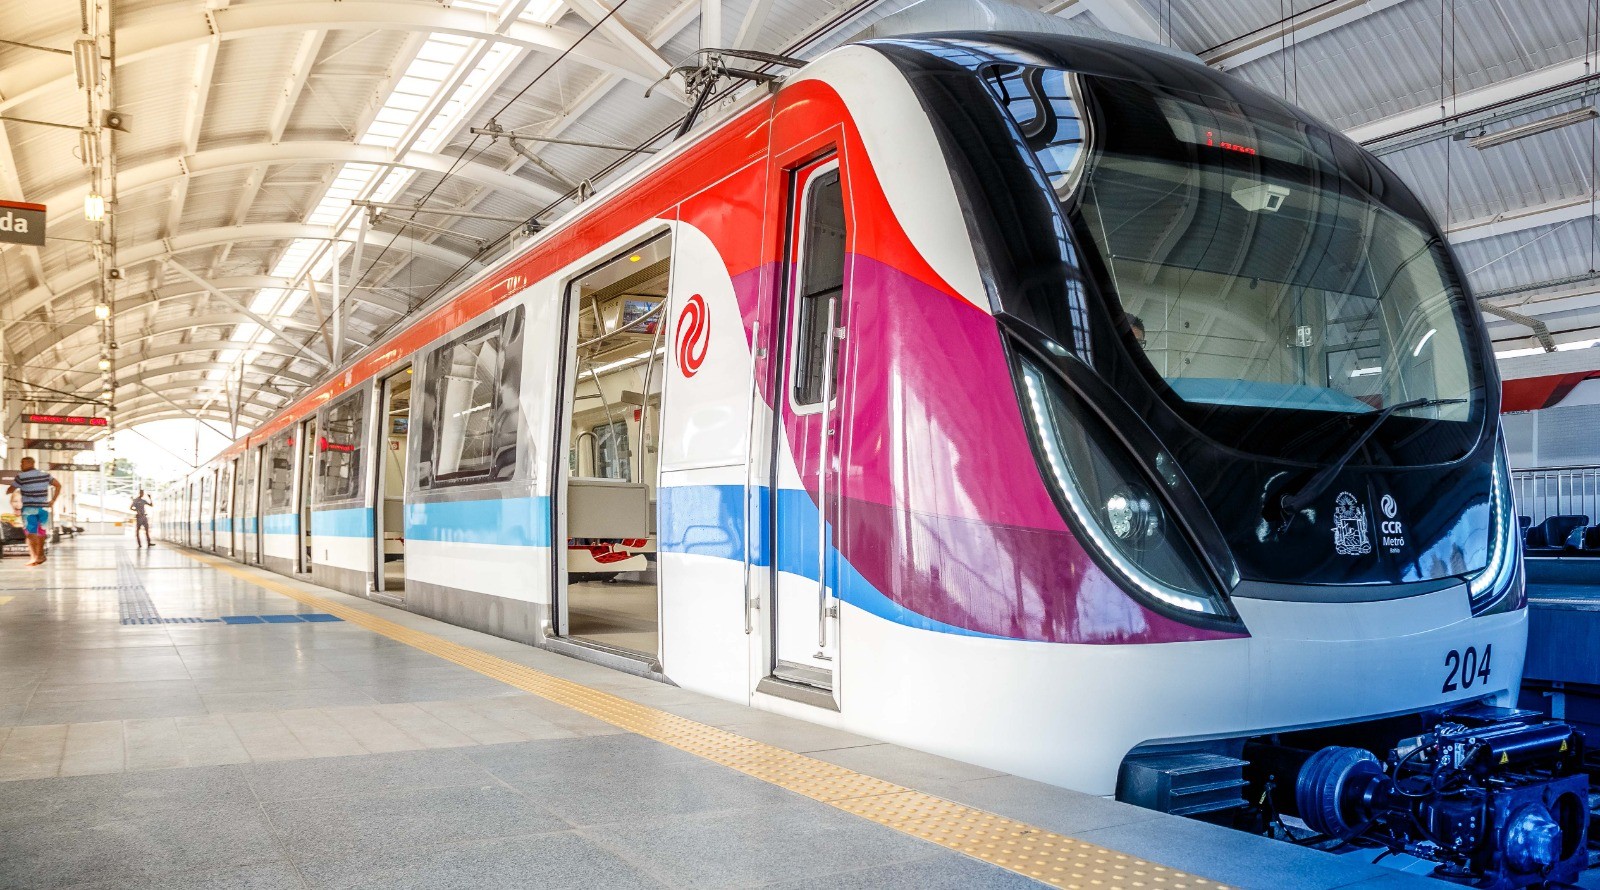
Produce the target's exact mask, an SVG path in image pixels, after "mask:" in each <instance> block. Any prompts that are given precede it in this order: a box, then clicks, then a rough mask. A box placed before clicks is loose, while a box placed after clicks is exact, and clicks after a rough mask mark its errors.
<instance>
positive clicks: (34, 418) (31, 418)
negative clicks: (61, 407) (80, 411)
mask: <svg viewBox="0 0 1600 890" xmlns="http://www.w3.org/2000/svg"><path fill="white" fill-rule="evenodd" d="M22 422H23V423H54V424H59V425H61V426H107V425H108V423H109V421H107V420H106V419H105V418H104V417H79V416H75V415H71V414H24V415H22Z"/></svg>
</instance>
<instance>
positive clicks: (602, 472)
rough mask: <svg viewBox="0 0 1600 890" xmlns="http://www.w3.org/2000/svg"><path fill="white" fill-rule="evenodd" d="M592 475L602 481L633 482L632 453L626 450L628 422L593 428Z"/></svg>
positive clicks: (603, 424)
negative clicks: (619, 480) (618, 480)
mask: <svg viewBox="0 0 1600 890" xmlns="http://www.w3.org/2000/svg"><path fill="white" fill-rule="evenodd" d="M591 432H593V433H594V474H595V475H596V476H599V477H600V478H602V479H621V480H622V481H624V482H632V481H633V452H632V451H631V450H629V448H628V422H627V421H626V420H618V421H614V422H612V423H602V424H600V425H599V426H597V427H594V428H593V429H592V430H591Z"/></svg>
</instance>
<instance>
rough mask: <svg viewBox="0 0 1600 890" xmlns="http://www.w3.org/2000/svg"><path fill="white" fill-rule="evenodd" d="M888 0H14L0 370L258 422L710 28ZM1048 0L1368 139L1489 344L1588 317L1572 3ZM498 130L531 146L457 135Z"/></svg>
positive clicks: (422, 296) (1056, 9)
mask: <svg viewBox="0 0 1600 890" xmlns="http://www.w3.org/2000/svg"><path fill="white" fill-rule="evenodd" d="M1023 2H1035V0H1023ZM905 5H908V4H907V2H906V0H840V2H831V0H621V2H620V3H619V2H617V0H504V2H501V0H456V2H429V0H342V2H335V0H234V2H229V0H204V2H195V0H100V2H99V3H98V4H97V3H95V2H94V0H89V2H87V4H86V5H85V6H84V7H83V10H82V12H80V7H79V5H78V4H61V3H38V2H37V0H0V21H5V22H6V23H7V32H8V33H7V34H6V35H5V40H6V41H7V42H4V43H0V116H4V118H5V120H4V122H3V123H0V200H14V201H26V202H33V203H38V204H44V205H47V206H48V208H49V210H48V215H49V229H48V235H49V239H48V240H47V241H46V242H45V244H44V245H43V246H42V247H34V246H26V245H6V246H3V247H0V327H3V336H4V360H5V365H6V375H7V377H9V378H11V382H8V383H7V389H8V391H9V392H10V394H11V395H12V396H13V397H16V396H19V395H26V396H28V397H29V399H30V401H29V404H30V405H32V406H34V407H35V408H36V409H37V410H41V411H61V410H66V409H71V408H72V407H73V406H74V405H75V404H83V403H85V402H87V403H91V404H93V403H102V404H101V405H100V410H101V411H102V412H103V411H104V409H105V406H106V405H109V404H113V403H114V405H115V408H116V412H115V417H116V424H117V426H129V425H134V424H137V423H140V422H143V421H148V420H154V419H160V418H169V417H185V416H187V417H198V418H204V419H206V420H207V421H210V422H211V423H213V424H216V425H221V426H227V425H228V424H230V423H234V422H236V423H237V425H238V426H240V427H246V428H248V427H252V426H254V425H256V424H258V423H260V422H261V421H263V420H265V419H266V418H268V417H270V416H271V415H272V414H273V413H274V412H275V411H276V410H277V409H278V408H280V407H282V406H283V405H285V404H287V403H288V402H289V401H290V400H291V399H292V398H294V396H295V395H296V393H298V392H299V391H300V390H302V389H303V388H305V387H306V386H309V385H310V384H312V383H313V382H315V381H316V380H318V379H319V377H321V376H322V375H324V374H326V373H327V372H328V370H329V368H330V366H331V365H332V364H333V363H334V361H335V359H337V358H340V357H346V356H349V355H351V354H353V353H354V352H355V351H356V350H358V349H360V348H361V347H363V346H365V345H366V344H368V343H371V342H373V341H374V340H375V339H376V338H378V337H380V336H381V335H382V334H383V333H384V332H385V331H387V330H389V329H390V328H392V327H394V326H395V325H397V324H399V323H401V322H402V321H403V320H404V319H406V318H407V317H408V315H410V314H411V313H413V312H414V311H415V310H416V309H417V308H418V307H419V306H421V305H422V304H423V303H425V302H427V301H428V300H429V299H430V298H431V297H434V296H436V295H437V294H439V293H441V292H443V291H444V290H447V289H448V288H449V287H450V286H452V285H453V284H455V283H459V282H460V281H462V280H464V278H465V277H466V276H469V275H470V274H471V273H472V272H473V271H474V270H476V269H478V268H480V267H481V265H482V264H483V263H484V262H486V261H491V260H492V259H493V258H494V257H496V256H498V255H499V253H500V252H502V251H504V250H505V249H507V245H508V244H511V243H514V241H515V235H514V234H512V233H515V232H517V231H518V230H521V229H523V228H524V225H523V223H524V222H525V221H526V220H529V219H532V218H535V217H537V218H539V219H546V220H547V219H550V218H553V217H554V216H555V215H558V214H559V213H561V212H564V211H565V210H566V209H569V208H570V207H571V206H573V203H574V202H575V201H576V200H577V199H578V198H579V197H580V195H581V194H584V193H586V192H587V190H589V189H590V188H592V187H602V186H604V185H605V184H606V183H607V182H609V181H611V179H612V178H614V177H615V176H617V175H619V174H620V173H621V172H624V171H625V170H627V169H629V168H630V167H631V166H632V165H633V164H636V163H639V161H640V159H641V158H642V157H643V156H642V155H632V156H629V155H627V154H626V153H625V152H623V151H619V150H617V149H616V148H613V147H611V146H623V147H628V146H637V145H642V144H645V143H646V142H648V141H650V140H652V139H654V143H653V144H656V145H660V144H662V143H663V142H664V141H665V140H666V139H668V138H670V135H671V133H672V132H673V129H674V127H675V124H676V122H677V121H678V120H679V119H680V118H681V116H682V115H683V114H684V113H685V111H686V106H687V103H686V100H685V98H684V91H683V89H682V86H681V83H680V82H679V81H677V80H674V81H671V82H669V83H668V84H664V85H661V86H658V87H657V88H656V89H655V90H654V91H653V92H652V93H651V94H650V96H649V97H648V98H647V97H646V96H645V91H646V88H647V87H648V86H650V85H651V84H652V83H654V82H655V81H657V80H658V79H660V78H661V77H662V76H663V75H665V74H666V73H667V72H668V71H669V69H670V68H671V67H672V66H674V65H677V64H680V63H682V62H684V61H685V60H686V59H688V58H690V56H691V54H692V53H693V52H694V51H695V50H696V49H697V48H699V47H702V46H719V47H730V46H737V47H740V48H747V49H758V50H764V51H768V52H777V53H783V54H787V55H795V56H799V57H801V58H805V57H809V56H811V55H814V54H816V53H818V52H820V51H822V50H824V49H826V48H827V47H829V46H831V45H834V44H836V43H837V42H839V41H840V40H843V39H845V37H846V36H847V35H848V34H851V33H854V32H855V31H856V30H857V29H859V28H860V27H862V26H864V25H865V24H867V23H868V22H870V21H871V20H873V19H875V18H878V17H881V16H883V15H886V14H888V13H890V12H893V11H895V10H897V9H899V8H902V7H904V6H905ZM1043 9H1044V11H1046V12H1049V13H1052V14H1055V15H1060V16H1065V17H1074V18H1078V17H1081V18H1082V20H1084V21H1087V22H1090V23H1093V24H1096V25H1099V26H1101V27H1105V28H1109V29H1111V30H1116V31H1121V32H1124V33H1128V34H1131V35H1133V36H1137V37H1141V38H1144V39H1148V40H1152V41H1155V42H1159V43H1167V44H1170V45H1174V46H1176V47H1178V48H1180V49H1183V50H1186V51H1188V52H1192V53H1195V54H1197V55H1199V56H1200V57H1201V58H1202V59H1203V60H1205V61H1206V62H1207V63H1208V64H1211V65H1214V66H1217V67H1219V68H1222V69H1226V70H1228V71H1231V72H1233V73H1235V74H1237V75H1238V76H1240V77H1243V78H1246V79H1247V80H1249V81H1251V82H1252V83H1254V84H1256V85H1257V86H1259V87H1262V88H1264V89H1266V90H1269V91H1271V92H1274V93H1277V94H1280V95H1284V96H1286V97H1288V98H1289V99H1290V100H1291V101H1293V102H1296V103H1298V104H1300V105H1302V106H1304V107H1306V108H1307V109H1309V110H1310V111H1311V112H1313V113H1314V114H1316V115H1318V116H1320V117H1322V118H1323V119H1325V120H1326V121H1328V122H1329V123H1330V124H1332V125H1334V126H1336V127H1338V128H1341V129H1343V130H1344V131H1345V132H1347V133H1348V134H1350V135H1351V136H1352V137H1354V138H1356V139H1357V140H1358V141H1360V142H1362V143H1364V144H1366V145H1367V146H1369V147H1370V148H1372V149H1374V150H1375V151H1377V152H1378V153H1379V154H1380V155H1381V156H1382V157H1383V158H1384V160H1385V161H1386V162H1387V163H1389V164H1390V165H1392V166H1393V167H1394V168H1395V169H1396V170H1398V171H1399V173H1400V174H1401V175H1402V176H1403V177H1404V178H1405V179H1406V180H1407V181H1408V182H1410V183H1411V184H1412V185H1413V186H1414V187H1415V188H1416V189H1417V191H1418V192H1419V193H1420V194H1421V196H1422V197H1423V199H1424V200H1425V201H1426V203H1427V204H1428V206H1429V207H1430V209H1431V210H1432V211H1433V213H1434V214H1435V216H1436V217H1437V218H1439V219H1440V220H1441V221H1442V223H1443V224H1444V226H1445V228H1446V230H1447V232H1448V235H1449V238H1450V240H1451V241H1452V242H1453V244H1454V245H1455V247H1456V250H1457V251H1458V253H1459V255H1460V256H1461V257H1462V259H1463V260H1464V265H1465V268H1466V269H1467V270H1469V278H1470V283H1471V285H1472V287H1473V288H1474V290H1475V292H1476V293H1477V294H1478V296H1479V297H1480V298H1481V299H1482V300H1483V302H1484V305H1485V308H1486V309H1487V310H1488V311H1490V312H1491V313H1493V314H1492V315H1491V320H1492V321H1494V327H1493V329H1492V330H1493V331H1494V334H1495V337H1496V340H1497V349H1500V350H1504V351H1514V350H1518V349H1534V350H1539V349H1544V348H1547V347H1552V346H1570V345H1574V344H1582V343H1587V342H1589V341H1591V340H1593V339H1595V338H1597V337H1600V276H1597V273H1596V271H1595V269H1596V261H1595V254H1596V242H1595V214H1594V200H1595V194H1594V193H1595V170H1596V151H1597V145H1600V123H1597V121H1596V119H1595V117H1594V116H1593V109H1594V108H1595V103H1596V96H1597V94H1600V75H1597V68H1596V65H1595V64H1594V62H1595V57H1596V40H1595V38H1594V34H1595V31H1596V28H1597V27H1600V16H1597V15H1594V14H1592V13H1591V12H1589V9H1590V4H1588V3H1586V2H1585V0H1546V2H1541V3H1515V2H1512V0H1324V2H1315V0H1298V2H1290V0H1170V2H1168V0H1050V2H1048V3H1047V4H1045V5H1044V6H1043ZM84 41H88V42H87V43H84ZM96 57H98V59H99V61H98V63H96V62H95V58H96ZM107 115H120V116H121V120H120V121H116V120H109V119H108V118H107ZM52 124H53V125H57V126H51V125H52ZM494 126H499V127H501V128H503V129H504V130H507V131H515V132H516V133H517V134H519V135H521V136H524V137H529V138H528V139H527V140H526V141H521V142H520V143H519V145H518V146H513V145H511V144H510V143H509V142H508V140H507V139H505V138H493V137H490V136H486V135H482V134H475V133H474V132H473V130H474V129H484V128H492V127H494ZM1502 133H1507V134H1509V135H1511V136H1515V137H1517V138H1510V139H1506V138H1505V137H1502V138H1501V139H1498V140H1497V139H1493V138H1487V137H1493V136H1495V135H1496V134H1502ZM551 139H555V140H572V141H577V142H585V143H592V144H590V145H580V144H570V142H551V141H546V140H551ZM519 148H520V151H519V150H518V149H519ZM90 195H99V196H101V197H102V198H103V199H104V200H105V201H106V202H107V209H106V213H105V218H104V220H102V221H100V222H90V221H88V220H86V218H85V199H86V197H87V196H90ZM352 201H368V202H375V203H377V204H381V205H388V206H387V207H385V208H382V209H381V210H380V211H379V212H378V213H377V215H376V216H375V217H374V216H373V215H372V214H371V213H370V212H369V211H367V210H364V209H362V208H360V207H357V206H354V205H353V204H352ZM417 208H421V209H417ZM459 214H469V215H465V216H464V215H459ZM508 235H510V237H509V238H508ZM335 269H337V270H338V271H337V275H338V279H339V280H338V281H337V282H336V281H335V280H334V278H335V274H336V273H335ZM102 303H103V304H104V305H105V306H107V307H109V313H110V317H109V318H108V319H106V320H104V321H102V320H101V319H99V318H98V317H97V304H102ZM1541 325H1542V326H1543V330H1542V331H1536V328H1537V327H1539V326H1541ZM1546 338H1547V339H1546ZM113 343H114V344H115V349H114V350H113V349H112V348H111V344H113ZM105 359H109V361H110V365H111V367H110V368H109V369H107V370H102V368H101V367H100V365H101V363H102V361H103V360H105ZM107 393H109V395H107Z"/></svg>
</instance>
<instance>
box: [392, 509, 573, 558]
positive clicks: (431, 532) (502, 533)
mask: <svg viewBox="0 0 1600 890" xmlns="http://www.w3.org/2000/svg"><path fill="white" fill-rule="evenodd" d="M406 540H408V541H440V542H443V543H451V544H501V545H505V546H510V547H549V546H550V499H549V498H547V497H528V498H499V499H490V500H476V501H435V502H433V503H412V504H406Z"/></svg>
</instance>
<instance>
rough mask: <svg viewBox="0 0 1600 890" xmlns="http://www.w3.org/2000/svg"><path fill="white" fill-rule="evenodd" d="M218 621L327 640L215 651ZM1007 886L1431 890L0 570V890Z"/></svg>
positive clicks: (597, 696) (565, 684) (117, 575)
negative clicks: (1406, 888) (1411, 888)
mask: <svg viewBox="0 0 1600 890" xmlns="http://www.w3.org/2000/svg"><path fill="white" fill-rule="evenodd" d="M130 615H131V616H134V617H136V618H138V619H139V621H140V622H146V623H124V622H125V620H126V619H127V618H128V617H129V616H130ZM239 615H246V616H304V615H331V616H333V617H334V618H337V619H339V620H335V621H317V620H313V621H306V620H304V618H303V617H298V618H297V617H289V618H287V620H271V621H268V620H263V621H260V622H245V623H233V624H229V623H225V622H223V621H220V620H212V619H217V618H221V617H223V616H239ZM168 618H184V619H191V618H192V619H195V620H193V621H190V620H184V621H172V622H168V621H166V619H168ZM156 620H160V621H162V622H163V623H159V624H155V623H147V622H151V621H156ZM1119 851H1120V852H1119ZM995 863H999V866H1004V867H999V866H997V865H996V864H995ZM1052 868H1059V869H1060V870H1058V871H1052V870H1051V869H1052ZM1030 873H1033V874H1034V876H1036V877H1039V878H1042V879H1044V880H1045V881H1046V882H1048V883H1051V884H1054V885H1056V886H1074V885H1076V884H1082V885H1083V886H1102V887H1132V886H1142V887H1167V888H1178V887H1207V888H1209V887H1215V886H1220V885H1222V884H1232V885H1235V886H1241V887H1262V888H1267V887H1272V888H1279V887H1285V888H1305V890H1334V888H1340V887H1363V888H1377V887H1402V886H1417V887H1424V888H1425V887H1430V886H1437V885H1434V884H1432V883H1431V882H1429V883H1424V882H1421V881H1419V880H1417V879H1414V878H1411V877H1408V876H1405V875H1399V874H1395V873H1393V872H1389V871H1387V870H1385V869H1382V868H1379V867H1375V866H1371V865H1369V864H1367V863H1365V862H1360V861H1352V860H1349V859H1338V858H1334V857H1329V856H1326V855H1324V854H1320V853H1315V852H1312V851H1306V850H1300V849H1296V848H1292V847H1289V846H1288V845H1284V844H1273V843H1269V842H1265V841H1262V840H1260V839H1257V838H1250V837H1246V836H1243V835H1234V834H1232V833H1228V832H1221V831H1219V830H1218V829H1214V828H1211V827H1209V826H1203V825H1198V824H1197V823H1193V822H1186V821H1184V820H1178V819H1171V818H1169V817H1165V816H1162V815H1160V814H1156V813H1150V812H1148V811H1144V810H1138V809H1135V808H1132V807H1127V806H1125V805H1122V804H1118V803H1115V802H1112V801H1106V800H1102V799H1100V798H1094V797H1087V796H1084V795H1081V794H1076V793H1074V792H1070V791H1065V790H1062V789H1058V788H1051V787H1049V786H1045V785H1041V784H1039V783H1036V782H1029V781H1027V780H1023V779H1019V778H1016V777H1013V776H1007V775H1003V774H999V773H996V772H994V771H993V770H986V769H982V768H978V767H974V766H971V765H969V764H962V763H957V762H955V761H950V760H946V759H944V758H938V757H933V756H931V755H927V754H922V753H919V752H914V751H909V750H907V749H903V748H898V747H896V746H892V745H886V744H882V743H879V742H875V741H873V740H871V739H867V738H863V737H861V736H857V735H854V734H851V733H848V732H842V731H839V730H835V729H830V728H827V727H821V726H816V725H813V724H809V723H804V722H801V721H797V720H792V719H788V718H784V717H779V716H777V715H773V714H770V713H764V712H760V711H755V710H752V709H749V708H745V707H742V706H738V705H731V704H729V703H726V702H720V701H715V700H712V699H708V698H706V697H704V696H701V695H698V694H695V693H691V692H686V691H685V690H682V689H677V688H674V687H670V686H665V685H662V684H659V683H655V682H652V681H649V680H645V679H642V678H638V677H632V676H628V675H625V674H620V673H616V672H614V671H610V670H607V669H605V668H602V667H599V666H597V665H594V664H590V663H587V662H582V661H578V660H575V659H571V658H566V657H563V656H559V655H556V654H553V653H551V652H547V651H544V650H539V649H534V648H530V647H527V646H523V645H520V644H516V643H511V642H509V641H506V640H500V639H497V638H493V637H489V636H486V635H483V634H477V633H474V632H472V631H468V630H464V629H462V628H457V627H452V626H450V625H445V624H441V623H439V622H436V621H432V620H430V619H427V618H423V617H421V616H417V615H413V614H410V613H406V612H403V611H399V610H396V609H392V608H389V607H386V606H382V605H379V604H376V603H372V602H368V601H366V600H361V599H359V598H354V597H348V596H344V595H341V594H336V593H333V592H330V591H327V590H324V589H321V588H316V587H313V586H311V585H309V584H305V583H302V582H298V581H293V580H290V579H285V578H281V577H278V576H272V575H267V574H265V573H261V572H258V571H255V570H248V569H244V568H242V567H239V566H237V565H232V564H225V563H222V562H220V561H218V560H215V559H214V558H211V557H200V558H199V561H197V559H196V557H195V555H193V554H189V553H187V552H184V551H179V550H176V549H173V548H168V547H164V546H163V547H157V548H155V549H141V550H135V549H133V548H132V547H131V546H130V544H129V543H128V542H127V541H124V540H119V539H109V538H93V537H80V538H79V539H77V540H75V541H72V542H70V543H66V544H63V545H62V546H60V547H57V548H55V549H54V550H53V553H52V558H51V561H50V562H49V563H47V564H46V566H45V567H43V568H42V569H25V568H22V566H21V561H20V560H0V888H12V887H15V888H24V887H25V888H30V890H31V888H57V887H80V888H90V887H95V888H111V887H117V888H156V887H161V888H253V890H281V888H301V890H304V888H323V887H328V888H333V887H340V888H345V887H374V888H376V887H384V888H389V887H399V888H405V887H415V888H424V887H426V888H443V887H472V888H498V887H522V886H530V885H533V884H536V885H537V886H540V887H746V886H775V887H792V888H801V887H804V888H807V890H814V888H819V887H859V888H867V887H872V888H879V887H887V888H897V887H907V888H910V887H916V888H935V890H937V888H988V887H1006V888H1009V887H1022V886H1037V885H1038V883H1037V882H1036V881H1035V880H1034V878H1033V877H1030V876H1029V874H1030ZM1197 875H1204V876H1205V877H1203V878H1201V877H1196V876H1197ZM1080 879H1081V880H1080ZM1090 882H1098V883H1090ZM1219 882H1221V883H1219Z"/></svg>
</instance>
